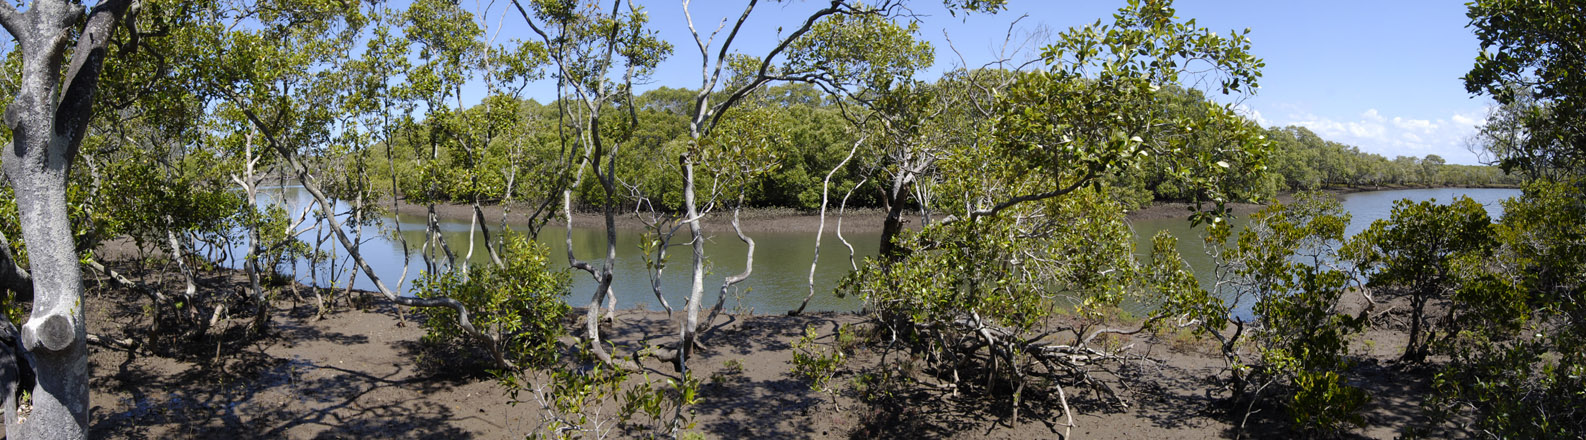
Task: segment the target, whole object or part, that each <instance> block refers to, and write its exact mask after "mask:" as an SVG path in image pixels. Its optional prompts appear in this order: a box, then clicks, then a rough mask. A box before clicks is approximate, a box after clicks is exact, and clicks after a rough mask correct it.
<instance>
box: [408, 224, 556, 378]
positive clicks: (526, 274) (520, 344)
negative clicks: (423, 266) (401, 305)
mask: <svg viewBox="0 0 1586 440" xmlns="http://www.w3.org/2000/svg"><path fill="white" fill-rule="evenodd" d="M506 243H507V245H506V247H505V249H503V251H502V260H503V261H504V262H505V263H506V265H505V266H504V267H497V266H494V265H482V266H478V267H475V268H474V269H473V270H470V271H468V272H463V271H458V270H449V271H446V272H443V273H439V274H433V273H426V274H425V275H424V277H423V278H421V279H419V280H418V281H417V282H415V284H414V289H415V290H416V291H417V292H418V296H419V297H421V298H451V299H454V300H457V301H458V302H461V303H462V304H463V305H464V306H466V307H467V308H468V310H469V313H470V316H469V319H470V320H471V321H472V322H473V324H474V326H475V327H477V328H479V329H481V331H485V332H489V333H490V334H492V335H493V336H494V337H496V338H497V340H499V341H500V345H499V346H496V347H488V348H489V349H490V350H491V352H492V353H499V354H500V355H501V356H502V357H504V358H506V359H507V360H508V361H511V362H513V363H516V364H518V365H520V366H525V367H537V366H546V365H551V364H552V363H553V362H555V361H556V357H557V352H558V345H557V344H558V343H557V338H558V337H560V336H561V335H562V334H564V333H566V327H565V325H564V324H563V323H562V318H563V316H565V315H566V314H567V313H568V311H569V310H570V308H569V306H568V305H567V304H566V303H565V302H562V297H563V296H566V294H567V291H568V287H569V281H568V277H567V273H566V272H565V271H561V270H552V269H551V264H552V263H551V262H550V259H549V258H548V257H547V256H546V253H547V252H548V251H547V250H546V248H545V246H544V245H541V244H539V243H535V242H533V241H530V240H528V239H527V238H524V237H523V236H522V235H516V234H513V235H509V236H508V237H507V239H506ZM425 314H426V319H425V321H424V327H425V328H426V329H428V333H426V334H425V338H426V340H428V341H431V342H434V343H440V344H468V343H470V342H472V341H470V340H469V339H471V338H469V337H468V336H467V335H466V334H465V333H464V332H463V330H462V328H461V327H460V326H458V323H457V313H456V311H454V310H452V309H449V308H432V309H429V310H426V311H425Z"/></svg>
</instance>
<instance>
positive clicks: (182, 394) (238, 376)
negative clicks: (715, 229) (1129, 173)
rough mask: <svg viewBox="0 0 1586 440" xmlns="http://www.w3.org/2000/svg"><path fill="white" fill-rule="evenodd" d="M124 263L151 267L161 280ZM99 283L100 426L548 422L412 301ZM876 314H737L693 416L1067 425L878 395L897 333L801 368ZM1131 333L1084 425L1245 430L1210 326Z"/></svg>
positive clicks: (1266, 415)
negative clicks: (439, 331) (240, 310)
mask: <svg viewBox="0 0 1586 440" xmlns="http://www.w3.org/2000/svg"><path fill="white" fill-rule="evenodd" d="M125 272H126V273H128V274H129V276H133V277H135V278H138V279H140V280H143V281H145V282H157V280H158V278H159V277H158V275H156V274H153V273H148V272H138V271H135V270H131V269H127V270H126V271H125ZM242 282H243V279H242V277H241V276H240V275H239V274H237V273H236V272H235V271H231V272H226V271H222V273H221V274H220V275H217V276H216V277H212V278H206V279H204V280H202V282H201V286H202V288H204V289H206V290H210V291H216V292H218V291H225V290H227V289H240V288H241V287H242V286H241V283H242ZM89 286H90V289H89V292H88V297H87V301H85V304H86V306H87V310H86V312H87V313H88V316H89V320H88V325H89V331H90V332H91V333H94V334H97V335H101V336H108V337H112V338H121V339H129V340H134V341H139V343H138V346H136V347H132V348H130V349H128V348H125V347H123V348H107V347H104V346H100V345H93V346H91V360H90V362H91V371H92V375H93V379H92V383H91V392H92V402H93V403H92V404H93V410H92V414H91V420H90V423H91V424H92V429H93V435H94V437H95V438H216V437H226V438H238V439H252V438H481V439H508V438H511V439H519V438H523V437H524V436H525V435H526V434H529V433H531V432H533V431H534V430H535V429H536V428H537V427H538V426H539V424H540V422H541V420H542V419H541V415H542V414H543V411H542V409H541V407H540V405H539V403H538V401H537V400H535V398H534V397H533V396H532V395H531V394H530V393H528V392H525V393H523V394H522V395H519V402H516V403H515V404H514V403H513V402H512V400H511V399H510V398H509V397H508V396H507V395H506V394H505V393H504V390H503V389H502V388H501V387H500V386H499V385H498V384H497V382H496V380H495V379H493V378H492V377H491V376H490V375H489V374H488V373H485V372H484V368H481V367H478V366H473V367H469V366H457V365H450V364H445V363H438V362H436V360H437V359H442V358H444V357H445V356H446V354H445V353H442V352H438V351H436V350H435V349H434V348H433V347H430V346H426V345H425V344H423V343H422V342H421V339H422V337H423V334H424V330H423V329H422V327H421V326H419V325H417V321H415V319H416V316H415V315H414V312H413V311H411V310H398V308H396V307H393V306H390V305H388V304H387V303H385V302H384V300H383V299H379V298H378V297H374V298H372V299H373V301H372V302H371V305H369V306H368V307H367V308H366V309H364V310H360V309H356V308H351V307H349V306H347V305H346V304H344V303H336V305H335V308H334V310H333V312H332V313H330V314H328V315H326V316H325V317H324V319H316V318H315V310H316V309H315V306H314V305H313V304H312V300H306V301H295V300H293V299H291V298H290V295H289V294H286V293H282V294H281V296H286V297H287V298H285V299H282V300H280V301H277V302H276V303H275V309H274V314H273V315H272V332H271V333H269V334H268V335H267V336H264V337H258V338H255V337H250V336H248V335H247V334H246V332H245V331H244V330H243V329H244V328H245V327H246V325H247V322H248V319H247V318H246V317H233V318H229V319H226V320H223V321H221V322H220V323H219V325H218V326H217V327H216V328H215V329H214V330H213V331H212V332H211V335H212V336H210V337H208V338H206V339H204V340H202V341H190V342H186V343H174V344H173V343H171V341H168V340H165V339H150V334H149V333H148V331H149V326H150V322H149V318H148V316H147V313H146V312H145V311H146V310H148V309H147V303H146V299H145V298H144V297H143V296H141V295H135V294H132V293H130V292H127V291H123V290H118V289H113V288H109V287H108V284H104V283H97V282H90V283H89ZM298 288H299V289H300V290H304V291H305V292H306V289H308V287H307V286H298ZM364 295H368V294H366V293H362V292H357V293H354V296H364ZM1349 307H1352V306H1350V305H1346V306H1345V308H1346V309H1347V308H1349ZM577 316H581V315H578V314H577V313H576V312H575V313H574V316H572V317H569V320H568V321H567V322H565V324H566V325H567V326H568V328H569V331H570V332H574V333H576V332H578V331H579V330H577V329H578V328H579V323H578V322H575V320H576V317H577ZM677 319H678V318H677V317H675V316H674V317H668V316H667V315H666V313H664V312H658V311H642V310H625V311H621V312H620V314H619V318H618V320H617V322H616V323H615V324H611V325H608V327H607V332H608V333H607V334H608V335H610V340H611V343H613V344H614V345H615V347H616V349H617V350H618V351H619V352H622V353H632V352H634V351H637V350H639V349H641V347H643V346H647V345H649V344H657V343H664V342H666V341H668V340H675V334H676V325H677ZM863 320H864V319H863V317H862V316H860V315H856V314H848V313H818V314H807V315H803V316H797V317H789V316H785V315H752V316H751V315H738V316H729V317H727V319H726V320H725V322H722V323H719V326H718V328H717V330H716V333H715V334H714V335H711V336H710V337H709V338H708V339H706V340H705V341H704V343H705V346H706V347H707V348H706V349H704V350H702V351H701V352H700V353H699V357H697V358H696V359H695V360H693V361H691V363H690V364H691V366H692V368H693V371H694V374H695V377H696V378H700V379H701V382H702V385H701V388H700V391H699V399H700V403H699V404H698V405H695V406H693V407H692V408H691V409H692V411H693V421H694V422H695V425H694V426H693V428H691V429H689V431H690V432H692V433H698V434H700V436H701V437H703V438H1021V439H1023V438H1055V437H1056V436H1058V435H1059V433H1061V432H1062V431H1063V427H1062V426H1060V425H1061V424H1062V423H1064V422H1065V420H1064V419H1062V418H1061V416H1060V415H1058V413H1059V411H1055V410H1054V411H1050V412H1048V413H1049V415H1050V417H1046V418H1032V417H1031V416H1030V415H1028V414H1026V415H1025V416H1023V417H1022V418H1021V419H1020V421H1019V422H1018V423H1013V422H1012V421H1011V419H1010V418H1009V417H1008V414H1007V413H1008V411H1007V409H1006V402H1001V403H999V402H992V401H987V400H985V399H984V398H980V397H973V396H971V395H969V394H968V393H965V394H961V395H954V394H950V393H945V392H941V391H940V390H939V389H934V388H930V387H926V386H923V385H922V386H919V387H917V388H918V389H903V390H899V391H898V392H899V394H897V396H898V398H899V399H902V400H901V401H900V402H901V403H900V404H897V405H886V406H872V405H870V404H867V403H865V402H862V401H860V400H858V399H856V396H857V395H858V391H857V390H856V389H855V388H854V387H855V386H857V385H856V384H858V383H860V381H858V380H857V377H858V374H859V373H861V372H862V371H864V370H865V369H866V368H869V367H873V366H875V365H878V364H879V362H880V361H881V360H880V358H879V355H878V353H880V352H879V351H874V350H878V349H879V346H880V345H881V344H876V345H874V346H871V347H872V349H861V350H859V351H857V352H856V353H855V354H854V355H853V356H852V357H850V358H849V359H848V361H847V363H845V364H844V366H843V367H842V368H840V369H839V370H838V371H837V373H836V375H835V376H834V379H833V381H832V384H833V386H834V388H835V390H834V391H835V392H834V393H832V394H827V393H821V392H816V391H812V390H811V389H810V387H809V386H808V385H807V384H806V383H805V382H803V381H802V380H800V379H798V378H796V377H794V376H793V375H791V374H790V373H789V371H790V370H791V366H792V364H791V361H792V359H793V354H794V352H795V348H794V347H795V344H796V341H797V340H798V339H799V337H801V336H803V333H804V329H805V328H807V327H812V328H815V329H816V330H817V331H818V332H819V333H820V334H821V335H822V336H821V338H820V339H819V340H818V342H820V343H822V344H830V343H831V337H830V335H831V334H832V333H833V332H834V329H836V328H837V327H838V326H844V325H855V324H859V323H861V322H863ZM1402 341H1403V331H1402V330H1400V329H1395V328H1393V326H1387V328H1384V329H1380V330H1372V331H1371V332H1368V333H1366V334H1363V335H1360V336H1358V337H1356V338H1355V339H1354V342H1353V344H1352V345H1353V347H1354V348H1353V349H1352V350H1351V353H1352V356H1353V357H1354V358H1355V359H1356V360H1357V365H1358V366H1357V367H1356V371H1355V372H1354V374H1353V375H1352V377H1353V378H1355V379H1352V383H1354V384H1356V385H1358V386H1361V387H1363V388H1365V389H1367V390H1368V391H1369V392H1371V393H1372V396H1373V399H1372V401H1371V403H1370V406H1369V407H1368V408H1367V410H1366V412H1365V419H1364V420H1365V422H1366V426H1365V427H1363V428H1359V429H1354V430H1352V431H1351V432H1350V433H1349V434H1350V435H1351V436H1356V437H1364V438H1392V437H1395V436H1397V435H1400V434H1402V431H1401V430H1402V429H1403V428H1404V427H1405V426H1408V425H1409V424H1410V423H1412V422H1416V421H1419V420H1422V416H1421V415H1420V411H1421V410H1420V406H1419V401H1420V398H1421V397H1422V396H1424V395H1425V393H1426V391H1427V389H1428V385H1427V384H1429V380H1430V373H1429V370H1426V369H1410V370H1398V369H1394V368H1391V367H1390V366H1389V365H1390V364H1389V360H1390V359H1391V358H1392V357H1393V356H1395V355H1396V349H1398V348H1400V347H1401V346H1402V345H1400V344H1402ZM1117 343H1118V344H1120V346H1122V345H1133V346H1134V348H1133V350H1132V351H1131V353H1133V354H1135V355H1138V356H1140V358H1139V360H1138V361H1131V363H1130V364H1129V365H1128V366H1127V368H1124V369H1122V370H1119V372H1118V373H1117V374H1118V376H1117V377H1116V379H1117V380H1119V381H1120V383H1122V384H1123V385H1124V386H1125V388H1123V389H1124V390H1125V391H1124V396H1125V397H1126V398H1127V399H1129V401H1130V402H1131V406H1129V407H1128V408H1114V407H1110V406H1107V405H1103V404H1101V403H1099V402H1098V401H1097V400H1096V399H1092V398H1086V397H1084V395H1083V394H1076V395H1075V396H1074V397H1073V400H1071V402H1070V403H1071V404H1072V405H1074V407H1073V409H1074V411H1075V412H1076V416H1075V419H1074V422H1075V424H1076V426H1075V428H1074V430H1073V434H1074V436H1075V437H1076V438H1104V439H1105V438H1118V439H1136V438H1224V437H1232V436H1234V435H1235V434H1236V433H1237V432H1238V430H1237V426H1238V424H1239V421H1238V418H1237V417H1235V416H1233V415H1230V414H1231V412H1230V411H1229V410H1228V409H1227V408H1224V406H1223V405H1224V403H1223V402H1222V401H1221V400H1220V398H1219V397H1217V396H1218V395H1219V394H1220V391H1219V390H1220V388H1219V386H1220V385H1219V383H1220V382H1219V380H1217V379H1216V378H1218V377H1221V376H1222V375H1223V374H1225V372H1224V371H1223V363H1222V361H1221V360H1220V358H1219V357H1218V356H1216V355H1215V351H1214V349H1213V348H1212V347H1213V345H1211V343H1210V342H1209V341H1205V340H1197V339H1194V338H1188V337H1185V336H1184V335H1183V334H1178V333H1167V334H1162V335H1155V336H1154V335H1150V334H1144V333H1142V334H1137V335H1129V336H1126V337H1123V338H1122V339H1120V340H1119V341H1117ZM575 344H577V340H576V339H574V338H572V337H568V338H564V339H563V340H562V345H563V346H564V349H567V347H572V346H574V345H575ZM894 355H896V353H894ZM644 367H645V372H646V374H648V375H649V376H650V377H651V378H653V379H654V380H658V381H664V380H666V379H667V378H669V377H672V376H674V374H673V373H672V369H671V367H670V366H669V365H668V364H664V363H662V362H659V361H654V360H646V361H645V363H644ZM532 380H535V379H534V378H531V381H532ZM1075 392H1081V391H1078V390H1076V391H1075ZM608 409H613V408H608ZM606 414H610V412H607V413H606ZM1239 414H1241V415H1242V412H1241V413H1239ZM1282 417H1283V414H1282V411H1281V410H1278V409H1271V408H1269V409H1268V410H1266V411H1262V412H1259V413H1257V414H1255V415H1254V416H1253V417H1252V419H1251V420H1250V422H1249V425H1248V426H1249V429H1250V431H1249V432H1251V433H1257V434H1258V436H1278V435H1285V436H1286V435H1287V433H1284V432H1283V430H1284V428H1283V427H1282V426H1283V425H1282V422H1281V420H1282ZM619 433H620V432H619Z"/></svg>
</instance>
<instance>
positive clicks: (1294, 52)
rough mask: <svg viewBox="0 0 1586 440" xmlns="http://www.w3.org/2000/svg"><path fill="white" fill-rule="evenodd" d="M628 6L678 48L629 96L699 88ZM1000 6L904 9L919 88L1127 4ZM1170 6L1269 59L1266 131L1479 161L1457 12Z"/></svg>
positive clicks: (1024, 2) (684, 56) (781, 18)
mask: <svg viewBox="0 0 1586 440" xmlns="http://www.w3.org/2000/svg"><path fill="white" fill-rule="evenodd" d="M638 3H639V4H640V5H643V6H644V7H645V8H646V10H647V11H648V12H649V13H650V16H651V26H652V27H653V28H654V29H657V30H658V31H659V32H660V33H661V36H662V38H664V39H666V40H668V41H670V42H671V43H672V44H673V45H674V48H675V51H674V53H673V55H672V57H671V58H670V59H668V60H666V61H665V62H664V63H663V65H662V67H661V68H660V69H659V70H658V71H657V72H656V74H655V76H654V77H653V78H651V80H650V82H649V83H648V84H644V85H640V86H639V89H640V90H647V89H650V88H654V87H658V86H661V85H666V86H673V87H689V88H693V87H699V78H700V64H699V63H700V61H699V60H700V55H699V52H698V49H697V48H696V47H695V46H694V43H693V40H692V38H691V37H690V36H689V34H688V28H687V25H686V22H685V20H684V18H683V14H682V10H683V8H682V4H681V2H679V1H675V0H639V1H638ZM820 3H824V2H815V1H797V0H795V1H790V2H786V3H779V2H774V1H762V2H761V4H760V6H759V7H758V9H757V10H756V11H755V14H754V15H753V16H752V18H751V20H750V21H749V23H748V26H747V29H746V31H745V32H746V33H745V34H743V35H741V36H740V39H741V41H740V42H738V43H737V44H735V46H739V47H742V48H743V50H744V51H745V52H747V53H756V52H764V51H765V50H766V49H767V48H769V45H770V44H771V42H772V41H773V38H774V37H775V35H776V30H777V28H778V27H788V28H791V27H793V26H796V25H797V22H798V21H799V19H801V18H803V17H804V16H806V15H807V14H808V11H810V10H813V9H815V8H817V7H819V5H820ZM1009 3H1010V5H1009V8H1008V10H1007V11H1004V12H1002V13H999V14H997V15H973V16H967V17H966V16H964V15H962V14H960V15H959V16H958V17H954V16H951V15H949V14H948V13H947V12H946V11H945V10H944V9H942V7H941V2H939V1H936V0H921V1H916V2H914V3H912V4H911V7H912V8H914V9H913V11H914V12H915V13H916V14H919V15H921V16H923V17H924V21H923V23H922V26H921V29H920V36H921V38H924V39H926V40H929V41H931V43H932V44H933V45H935V46H936V53H937V56H936V66H934V67H933V68H932V69H931V70H930V71H929V72H926V73H925V74H924V76H925V77H927V78H930V77H934V76H936V75H939V74H940V72H942V71H945V70H949V69H952V68H954V67H957V66H960V65H963V64H968V65H970V66H979V65H982V64H984V63H985V62H987V61H989V60H991V59H994V57H995V54H996V53H997V52H998V51H999V50H1000V49H1001V48H1002V46H1003V44H1002V43H1003V41H1004V39H1005V38H1004V37H1005V36H1006V35H1007V33H1008V30H1009V27H1010V24H1012V25H1013V26H1014V27H1013V29H1014V41H1015V42H1024V41H1027V39H1026V38H1023V37H1024V36H1027V35H1030V34H1031V33H1035V34H1036V35H1039V32H1038V31H1039V30H1040V29H1042V28H1045V29H1049V30H1051V31H1052V32H1056V31H1058V30H1061V29H1065V28H1068V27H1070V26H1076V25H1082V24H1086V23H1091V22H1094V21H1096V20H1097V19H1102V20H1103V21H1104V22H1110V21H1111V15H1112V13H1113V12H1115V11H1116V10H1117V8H1118V7H1120V6H1123V5H1124V2H1123V1H1122V0H1107V1H1075V0H1009ZM742 5H743V2H742V1H740V0H694V1H693V2H692V3H691V5H690V8H689V9H690V11H691V12H692V14H693V17H694V20H695V24H696V26H697V27H698V28H700V29H701V30H702V31H707V32H708V30H709V29H711V28H714V27H715V25H716V24H717V23H719V22H720V20H722V19H723V18H725V17H734V18H736V17H737V16H738V14H739V13H740V12H741V11H742ZM1175 7H1176V8H1177V9H1178V15H1179V17H1180V18H1181V19H1190V18H1194V19H1196V20H1197V22H1198V23H1199V24H1200V25H1202V26H1205V27H1208V28H1211V29H1212V30H1215V31H1218V32H1226V31H1229V30H1243V29H1244V28H1247V27H1248V28H1250V30H1251V33H1250V37H1251V40H1252V41H1253V44H1254V52H1255V54H1256V55H1257V56H1259V57H1261V58H1263V59H1264V60H1265V61H1266V68H1265V69H1264V70H1263V72H1262V74H1263V75H1262V78H1261V83H1260V84H1261V89H1260V90H1259V92H1258V93H1257V95H1256V96H1253V97H1250V98H1248V99H1246V100H1244V101H1243V102H1242V107H1243V108H1244V110H1245V111H1246V113H1247V115H1248V116H1249V117H1251V118H1253V119H1255V120H1256V121H1258V122H1260V123H1261V124H1262V125H1264V126H1287V125H1299V126H1304V127H1307V128H1310V129H1311V130H1312V131H1315V132H1316V133H1318V134H1320V135H1321V136H1322V137H1323V138H1326V139H1329V140H1334V141H1338V142H1342V143H1346V144H1350V145H1355V146H1358V147H1360V148H1361V150H1364V151H1367V152H1371V153H1376V154H1381V155H1384V156H1387V157H1389V158H1392V157H1394V156H1400V155H1407V156H1418V157H1420V156H1425V155H1427V154H1437V155H1439V156H1442V157H1444V158H1445V159H1447V160H1448V161H1449V162H1451V163H1465V164H1470V163H1476V162H1478V160H1479V158H1478V156H1477V155H1476V154H1475V153H1472V152H1470V151H1469V150H1468V149H1467V148H1466V146H1465V141H1464V140H1465V138H1466V137H1467V136H1468V135H1469V134H1470V133H1471V132H1472V131H1473V130H1474V127H1475V126H1476V124H1478V123H1479V122H1480V121H1481V120H1482V119H1483V117H1484V115H1485V114H1486V108H1487V107H1488V106H1489V105H1490V100H1488V99H1487V98H1484V97H1477V98H1473V97H1471V96H1470V95H1469V94H1467V93H1466V92H1465V89H1464V85H1463V83H1462V82H1461V80H1460V76H1462V75H1463V74H1464V73H1465V72H1466V71H1467V70H1469V68H1470V66H1471V62H1472V60H1473V59H1474V57H1475V55H1476V53H1477V52H1478V50H1479V45H1478V43H1477V41H1476V38H1475V37H1474V36H1473V35H1472V34H1471V32H1470V31H1469V30H1468V29H1466V28H1465V24H1466V23H1467V22H1468V20H1467V19H1466V18H1465V6H1464V5H1463V2H1459V1H1449V0H1438V1H1429V0H1415V1H1409V0H1377V1H1356V0H1335V1H1328V2H1316V1H1304V2H1301V1H1272V0H1266V1H1253V0H1241V1H1222V0H1219V1H1211V0H1179V1H1177V2H1175ZM496 11H498V12H497V13H499V11H501V10H500V9H497V10H496ZM1020 17H1023V18H1022V19H1021V18H1020ZM495 18H496V19H497V20H499V19H501V17H500V16H496V17H495ZM1016 20H1017V23H1015V21H1016ZM492 21H495V20H492ZM497 23H500V27H501V28H502V29H504V30H505V32H504V34H514V33H517V32H519V29H516V28H523V27H525V26H523V24H522V18H521V17H518V16H517V14H516V11H512V14H511V15H509V16H506V17H505V20H504V21H499V22H497ZM944 32H945V33H946V35H948V36H950V38H951V40H952V42H953V47H956V48H957V53H956V54H955V52H954V51H953V50H951V49H950V48H949V46H948V43H947V38H948V37H944V36H943V34H944ZM1044 42H1045V41H1041V42H1039V43H1042V44H1044ZM958 54H962V55H963V59H962V60H960V59H959V56H958ZM1022 56H1024V57H1029V56H1030V53H1029V52H1026V53H1024V54H1022ZM550 92H551V90H550V88H549V86H544V87H536V88H534V89H531V90H530V91H529V93H530V94H531V96H534V97H536V98H539V99H541V100H542V101H544V100H546V99H548V98H549V96H550V94H551V93H550ZM538 95H546V96H538Z"/></svg>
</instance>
